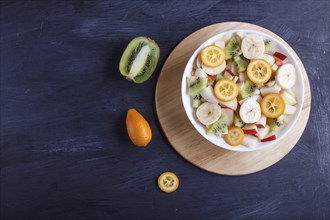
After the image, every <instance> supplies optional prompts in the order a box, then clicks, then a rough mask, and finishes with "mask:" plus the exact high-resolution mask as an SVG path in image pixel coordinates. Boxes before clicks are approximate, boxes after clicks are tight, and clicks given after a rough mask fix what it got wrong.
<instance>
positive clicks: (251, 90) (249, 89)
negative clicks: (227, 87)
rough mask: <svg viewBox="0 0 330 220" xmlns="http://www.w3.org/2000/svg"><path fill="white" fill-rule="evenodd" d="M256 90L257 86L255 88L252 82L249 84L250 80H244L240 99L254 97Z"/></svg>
mask: <svg viewBox="0 0 330 220" xmlns="http://www.w3.org/2000/svg"><path fill="white" fill-rule="evenodd" d="M257 89H258V86H256V85H255V84H254V83H253V82H251V80H249V79H247V80H245V82H244V86H243V89H242V90H241V97H242V99H245V98H247V97H249V96H252V95H254V94H255V91H256V90H257Z"/></svg>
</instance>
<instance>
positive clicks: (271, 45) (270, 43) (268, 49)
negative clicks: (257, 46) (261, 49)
mask: <svg viewBox="0 0 330 220" xmlns="http://www.w3.org/2000/svg"><path fill="white" fill-rule="evenodd" d="M264 44H265V52H271V51H272V50H273V49H274V48H275V46H276V44H275V43H274V42H273V41H271V40H269V39H264Z"/></svg>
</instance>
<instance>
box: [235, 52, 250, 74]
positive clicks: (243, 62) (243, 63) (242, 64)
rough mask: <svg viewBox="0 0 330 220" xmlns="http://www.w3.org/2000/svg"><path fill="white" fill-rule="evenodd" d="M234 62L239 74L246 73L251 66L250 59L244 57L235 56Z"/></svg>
mask: <svg viewBox="0 0 330 220" xmlns="http://www.w3.org/2000/svg"><path fill="white" fill-rule="evenodd" d="M234 61H235V63H236V65H237V71H238V72H239V73H242V72H245V70H246V68H247V66H248V65H249V62H250V61H249V60H248V59H246V58H245V57H243V56H241V55H240V56H235V57H234Z"/></svg>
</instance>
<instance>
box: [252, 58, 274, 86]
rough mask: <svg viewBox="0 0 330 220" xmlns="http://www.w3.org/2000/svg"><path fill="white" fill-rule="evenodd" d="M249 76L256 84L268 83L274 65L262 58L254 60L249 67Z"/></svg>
mask: <svg viewBox="0 0 330 220" xmlns="http://www.w3.org/2000/svg"><path fill="white" fill-rule="evenodd" d="M246 72H247V76H248V77H249V79H250V80H251V81H252V82H254V83H256V84H263V83H266V82H267V81H268V80H269V79H270V77H271V76H272V67H271V66H270V64H269V63H268V62H267V61H265V60H261V59H257V60H252V61H251V62H250V63H249V65H248V67H247V69H246Z"/></svg>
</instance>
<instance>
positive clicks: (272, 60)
mask: <svg viewBox="0 0 330 220" xmlns="http://www.w3.org/2000/svg"><path fill="white" fill-rule="evenodd" d="M258 59H262V60H265V61H266V62H268V63H269V64H270V65H271V66H272V65H273V64H274V63H275V58H274V57H273V56H272V55H269V54H266V53H264V54H263V55H262V56H261V57H259V58H258Z"/></svg>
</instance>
